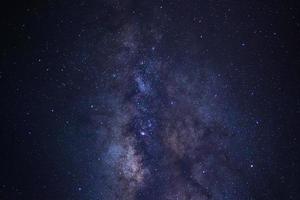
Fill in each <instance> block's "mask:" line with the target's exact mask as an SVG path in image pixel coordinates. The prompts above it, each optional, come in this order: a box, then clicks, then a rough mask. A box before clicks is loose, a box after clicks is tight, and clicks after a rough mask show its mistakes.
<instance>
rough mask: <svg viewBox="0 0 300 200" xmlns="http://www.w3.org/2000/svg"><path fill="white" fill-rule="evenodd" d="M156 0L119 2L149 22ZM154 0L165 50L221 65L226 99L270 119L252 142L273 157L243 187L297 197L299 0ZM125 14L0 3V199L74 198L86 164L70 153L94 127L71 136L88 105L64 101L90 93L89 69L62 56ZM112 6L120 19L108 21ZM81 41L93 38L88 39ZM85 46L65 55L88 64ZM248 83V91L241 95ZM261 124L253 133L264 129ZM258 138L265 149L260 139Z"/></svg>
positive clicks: (89, 4)
mask: <svg viewBox="0 0 300 200" xmlns="http://www.w3.org/2000/svg"><path fill="white" fill-rule="evenodd" d="M170 2H171V1H170ZM157 4H159V2H155V1H151V2H146V3H145V2H143V3H142V2H139V1H136V2H134V3H132V4H130V5H129V6H127V7H126V9H127V10H126V12H127V11H128V10H129V11H130V10H134V11H135V12H136V13H138V12H141V13H143V15H142V16H140V17H138V20H140V21H141V22H149V21H151V20H152V19H151V16H150V14H147V12H150V10H151V9H150V8H151V7H155V6H156V5H157ZM164 4H165V5H166V6H165V10H166V11H165V12H167V13H168V14H169V15H170V16H171V17H172V18H173V21H175V22H176V23H175V24H176V25H175V24H174V22H172V23H165V24H164V31H166V32H167V33H168V34H169V37H168V40H166V41H163V42H164V43H165V44H166V45H168V46H169V48H170V49H172V48H173V49H176V51H173V52H171V53H170V54H171V55H173V56H174V57H177V58H178V62H179V63H180V62H185V60H184V57H185V56H186V55H187V54H188V55H189V58H191V59H193V60H194V61H196V62H203V60H205V62H207V63H213V64H214V66H222V67H216V68H217V70H219V71H221V72H222V73H223V74H225V76H226V77H229V78H228V79H229V82H230V85H231V86H232V88H231V91H232V93H233V96H234V97H235V98H237V99H238V103H237V105H236V106H237V107H238V108H239V109H241V110H243V111H244V112H245V113H247V114H248V115H247V116H248V117H249V116H251V115H252V116H260V118H261V120H262V121H263V122H264V123H267V124H268V123H269V124H272V126H273V129H272V130H268V131H267V132H268V133H267V134H270V135H271V138H272V139H271V141H266V140H264V139H265V138H266V137H263V136H262V138H263V140H262V141H260V142H259V143H260V145H259V149H258V151H261V152H262V155H264V157H265V159H268V156H270V157H272V159H274V163H275V164H274V166H271V167H268V168H265V169H263V168H262V170H261V175H264V177H263V178H262V179H263V180H262V182H261V183H258V182H256V181H257V179H254V178H253V180H251V177H249V180H250V182H251V181H252V182H251V183H250V184H253V185H255V184H258V185H260V186H259V187H256V188H255V189H254V191H253V193H257V195H254V196H256V198H255V199H299V198H300V196H299V188H298V186H297V183H298V178H299V168H300V165H299V151H300V149H299V139H300V138H299V131H300V130H299V124H300V122H299V112H300V99H299V97H300V81H299V77H300V76H299V75H300V74H299V69H298V68H299V66H300V55H299V45H300V43H299V40H300V37H299V28H300V18H299V13H300V12H299V11H300V10H299V3H298V2H297V1H239V2H238V3H237V2H233V1H186V2H184V3H183V2H182V1H178V2H177V1H176V2H175V1H174V3H172V4H171V3H169V1H164V3H163V5H164ZM178 4H180V6H178ZM228 8H230V11H228ZM121 12H122V11H121ZM124 12H125V11H124ZM128 13H131V12H128ZM129 15H130V14H124V13H118V11H116V10H113V9H111V7H110V5H109V4H108V3H105V2H100V1H99V2H97V1H19V2H17V1H15V2H10V3H7V2H2V3H1V70H0V73H1V74H0V77H1V78H0V82H1V104H0V108H1V111H0V112H1V126H0V127H1V128H0V130H1V158H2V159H1V160H2V161H1V177H0V199H77V198H79V199H80V196H78V195H79V194H77V191H76V188H77V186H76V185H77V184H78V182H85V181H86V180H87V179H89V177H88V175H89V173H88V169H83V168H82V166H83V165H82V163H84V162H85V158H80V157H78V158H74V156H73V154H74V151H75V152H77V151H78V152H79V151H81V152H85V151H88V150H87V149H88V146H89V144H90V143H92V141H93V140H94V139H95V136H94V135H93V134H92V133H91V134H90V136H87V138H86V140H85V141H84V142H83V141H82V140H80V139H79V138H81V136H80V135H78V134H76V132H78V130H79V129H81V127H82V126H79V125H78V124H88V123H89V119H88V117H86V115H87V114H88V113H89V112H90V111H89V110H88V108H82V109H79V108H78V107H76V106H69V105H71V104H72V102H73V101H74V99H80V98H79V97H78V96H85V95H90V94H95V95H96V93H97V91H96V90H94V87H95V82H97V80H98V79H97V77H94V76H90V75H89V74H91V71H90V70H91V69H89V68H88V67H86V68H85V67H82V68H81V69H80V71H79V70H77V69H76V68H72V69H71V67H69V66H68V65H67V64H65V63H66V60H68V59H70V58H74V57H76V53H78V48H80V47H82V43H84V42H83V41H91V39H90V38H97V37H99V38H100V37H102V36H103V35H104V33H107V32H110V31H111V30H114V29H115V28H116V27H118V26H119V25H120V24H118V23H120V21H121V22H125V21H126V20H128V18H129V17H130V16H129ZM95 16H97V18H95ZM112 16H114V17H116V18H121V19H119V20H116V22H115V21H113V20H111V19H112ZM195 17H196V18H195ZM198 20H202V21H203V22H202V23H201V25H195V24H196V22H197V21H198ZM95 23H97V24H98V25H97V26H96V25H95ZM99 24H101V26H99ZM86 32H89V33H88V34H85V33H86ZM190 32H192V33H195V32H197V33H199V34H201V35H203V38H205V39H201V38H200V37H199V38H198V39H191V40H190V41H189V37H186V35H188V34H189V33H190ZM191 37H192V36H191ZM176 41H178V42H176ZM195 41H196V43H195ZM149 42H150V43H151V41H149ZM84 45H86V46H87V48H88V47H89V46H93V44H92V43H91V42H86V43H85V44H84ZM193 46H194V47H195V48H194V47H193ZM196 47H197V48H196ZM187 49H189V52H188V53H187V52H186V50H187ZM80 53H84V52H79V53H78V55H79V54H80ZM89 53H90V54H89ZM89 53H87V56H86V57H87V59H86V60H82V59H78V61H77V60H74V61H73V62H74V63H75V64H74V66H75V65H76V63H80V64H78V65H84V66H89V65H93V62H95V61H93V60H92V59H89V58H93V57H95V56H96V55H93V54H92V53H93V52H89ZM162 54H163V53H162ZM47 68H49V71H47ZM99 70H100V71H101V70H104V69H99ZM62 83H66V84H67V85H68V83H71V84H69V85H71V86H68V87H65V86H64V84H62ZM252 92H253V93H254V95H249V94H252ZM81 103H83V104H84V102H80V103H79V104H80V105H81ZM72 105H73V104H72ZM66 121H68V122H67V123H70V124H68V125H66ZM68 132H74V134H69V135H68V134H67V133H68ZM261 132H262V135H263V134H265V132H266V130H264V129H262V130H261ZM62 135H63V136H62ZM257 140H258V141H259V140H260V138H257ZM266 143H267V144H270V146H272V151H269V150H268V149H264V148H263V147H264V146H265V144H266ZM76 148H78V149H76ZM266 148H267V147H266ZM66 149H67V150H66ZM83 154H84V153H83ZM83 157H84V156H83ZM262 166H263V165H262ZM65 169H70V171H71V172H70V173H71V174H72V175H69V174H68V173H66V170H65ZM91 184H92V183H91ZM74 188H75V189H74ZM81 199H84V198H83V197H82V198H81Z"/></svg>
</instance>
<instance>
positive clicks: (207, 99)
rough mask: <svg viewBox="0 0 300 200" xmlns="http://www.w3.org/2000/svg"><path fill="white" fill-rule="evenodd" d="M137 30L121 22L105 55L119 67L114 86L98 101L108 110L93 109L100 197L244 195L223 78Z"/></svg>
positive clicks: (198, 198) (201, 198)
mask: <svg viewBox="0 0 300 200" xmlns="http://www.w3.org/2000/svg"><path fill="white" fill-rule="evenodd" d="M132 23H134V22H132ZM134 24H135V23H134ZM140 29H141V27H139V26H138V25H131V24H129V25H125V26H124V27H122V28H121V31H122V32H121V34H120V35H121V36H120V38H117V42H115V43H116V44H113V45H116V46H117V47H116V48H117V49H118V50H117V51H116V52H115V53H114V54H109V55H107V57H109V58H110V59H111V60H109V61H107V62H109V63H110V65H111V66H117V67H115V69H114V70H116V71H117V73H116V74H113V75H112V76H113V78H114V79H115V80H114V81H112V82H111V83H110V84H113V86H109V87H114V89H113V90H110V91H109V93H110V94H107V97H108V98H103V99H102V102H98V103H99V104H100V105H101V104H104V107H105V108H106V109H107V111H105V112H104V113H101V114H100V113H99V114H98V115H97V116H94V118H95V119H96V121H97V122H98V121H101V123H102V124H103V125H101V127H100V128H99V129H100V130H99V136H98V137H99V138H98V139H99V140H100V141H101V142H103V143H104V145H103V144H102V145H101V146H102V148H101V150H100V151H101V152H102V153H101V157H102V167H103V169H104V172H101V171H99V173H104V175H103V177H104V179H103V181H104V182H105V185H106V187H107V188H102V189H103V198H104V199H128V200H131V199H132V200H133V199H170V200H173V199H182V200H188V199H193V200H205V199H240V198H242V197H244V196H243V195H246V194H247V192H246V187H245V183H244V182H243V181H242V180H243V175H242V173H241V172H240V171H241V170H240V169H239V167H238V166H237V164H235V163H234V162H235V161H233V160H232V159H231V154H234V152H232V151H233V149H232V148H230V145H232V144H231V142H232V140H235V137H237V136H236V135H235V132H234V131H233V129H232V127H231V125H230V123H229V120H230V119H229V118H228V116H226V115H227V114H226V113H225V111H224V110H225V109H232V110H234V108H230V102H229V101H230V98H229V97H228V94H227V93H228V92H229V90H227V89H226V88H227V87H228V86H227V85H226V83H225V81H226V80H223V78H222V77H220V74H216V73H215V72H214V71H212V70H210V69H209V66H208V65H207V64H205V63H193V62H190V63H186V62H182V63H180V64H178V63H176V59H174V58H172V57H166V58H165V57H163V56H161V55H160V53H159V52H158V50H157V49H159V48H160V40H161V39H159V38H156V37H155V34H154V33H150V34H148V35H147V37H150V38H152V39H153V40H154V41H155V43H154V44H153V45H152V46H148V45H146V44H144V43H143V40H145V39H143V37H144V36H143V33H142V32H141V30H140ZM112 38H114V39H115V37H112ZM112 38H106V41H107V40H110V39H112ZM111 42H112V43H113V41H111ZM109 43H110V42H109ZM104 110H105V109H104ZM101 112H103V110H101ZM232 112H233V111H232ZM96 113H97V112H96ZM102 140H105V142H104V141H102ZM99 190H101V188H99Z"/></svg>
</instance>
